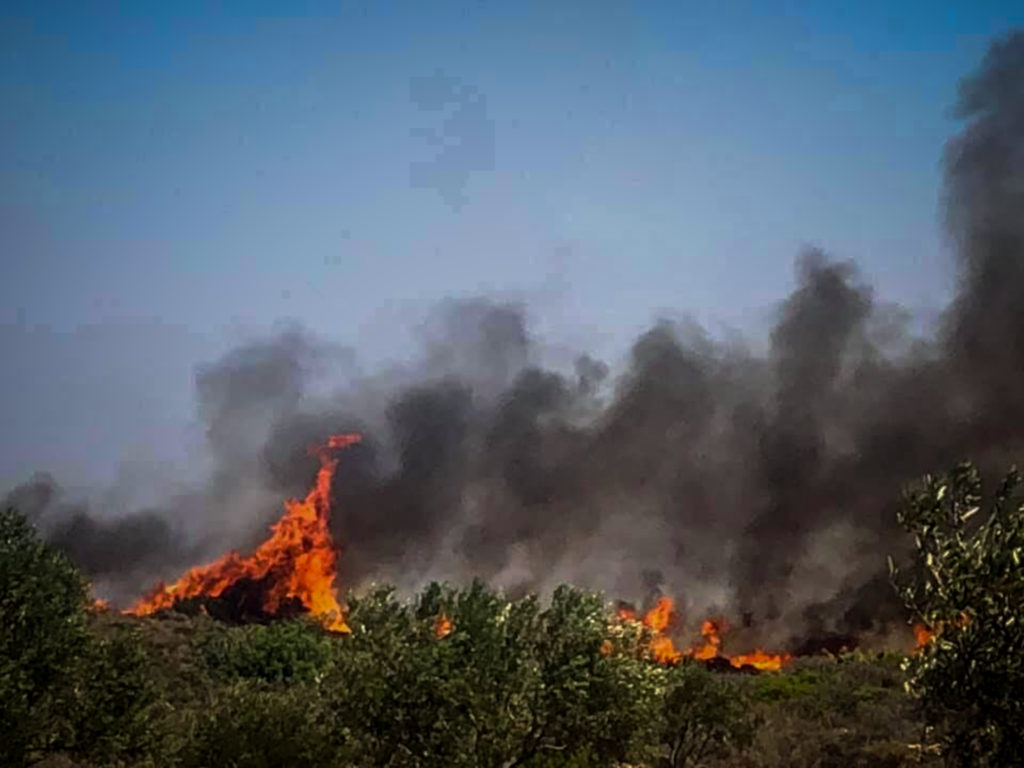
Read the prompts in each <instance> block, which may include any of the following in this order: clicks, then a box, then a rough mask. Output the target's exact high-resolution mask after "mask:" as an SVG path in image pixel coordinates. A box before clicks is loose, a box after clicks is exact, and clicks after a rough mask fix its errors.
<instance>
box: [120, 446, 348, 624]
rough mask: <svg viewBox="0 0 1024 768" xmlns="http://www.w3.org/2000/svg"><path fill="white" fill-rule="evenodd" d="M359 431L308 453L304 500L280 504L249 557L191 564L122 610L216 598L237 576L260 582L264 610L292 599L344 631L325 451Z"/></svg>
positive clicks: (148, 610) (330, 469) (330, 463)
mask: <svg viewBox="0 0 1024 768" xmlns="http://www.w3.org/2000/svg"><path fill="white" fill-rule="evenodd" d="M360 440H361V437H360V435H356V434H343V435H333V436H332V437H330V438H329V439H328V440H327V443H326V444H324V445H321V446H315V447H313V448H311V449H310V452H311V453H312V454H313V455H315V456H317V457H318V458H319V459H320V470H319V471H318V472H317V476H316V483H315V484H314V486H313V488H312V489H311V490H310V492H309V493H308V494H307V495H306V498H304V499H301V500H300V499H289V500H287V501H286V502H285V509H286V512H285V515H284V517H282V518H281V519H280V520H279V521H278V522H277V523H275V524H274V525H273V527H272V528H271V536H270V538H269V539H267V540H266V541H265V542H263V544H261V545H260V546H259V547H258V548H257V549H256V551H255V552H253V553H252V555H250V556H248V557H242V556H241V555H239V554H238V553H237V552H228V553H227V554H226V555H224V556H223V557H221V558H220V560H217V561H216V562H214V563H211V564H209V565H203V566H199V567H196V568H193V569H191V570H189V571H188V572H186V573H185V575H184V576H182V577H181V579H179V580H178V581H177V582H175V583H174V584H172V585H170V586H166V585H164V584H162V583H161V584H158V585H157V586H156V587H155V588H154V589H153V590H152V591H151V592H150V593H149V594H147V595H146V596H145V597H143V598H142V599H141V600H139V602H138V603H136V605H135V606H134V607H132V608H131V609H130V610H129V611H127V613H132V614H136V615H139V616H146V615H150V614H153V613H157V612H158V611H162V610H166V609H168V608H171V607H172V606H173V605H174V604H175V603H177V602H178V601H179V600H186V599H189V598H193V597H201V596H206V597H219V596H220V595H221V594H223V593H224V591H225V590H226V589H227V588H228V587H230V586H232V585H233V584H236V583H237V582H239V581H240V580H242V579H249V580H253V581H259V582H264V583H265V584H266V587H265V588H264V591H263V594H262V607H263V610H265V611H266V612H267V613H269V614H275V613H277V612H278V611H279V609H280V608H281V606H282V604H283V603H285V602H286V601H288V600H298V601H299V602H300V603H301V604H302V605H303V607H305V609H306V610H307V611H309V612H310V613H311V614H313V615H314V616H316V617H317V618H318V619H319V620H320V621H321V622H322V623H323V624H324V626H325V627H327V629H329V630H331V631H333V632H348V631H349V628H348V625H347V624H345V619H344V617H343V615H342V610H341V606H340V605H339V603H338V598H337V595H336V591H335V586H334V578H335V575H336V570H337V563H336V551H335V547H334V543H333V540H332V538H331V534H330V530H329V528H328V520H329V518H330V511H331V499H330V495H331V494H330V490H331V480H332V478H333V477H334V470H335V469H336V467H337V465H338V460H337V458H334V457H333V456H332V455H331V454H330V452H329V451H330V450H331V449H337V448H346V447H348V446H350V445H353V444H355V443H358V442H359V441H360Z"/></svg>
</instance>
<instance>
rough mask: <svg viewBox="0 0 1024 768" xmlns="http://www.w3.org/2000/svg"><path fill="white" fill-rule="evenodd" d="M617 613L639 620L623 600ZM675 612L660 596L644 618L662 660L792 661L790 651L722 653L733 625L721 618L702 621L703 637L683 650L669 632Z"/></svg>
mask: <svg viewBox="0 0 1024 768" xmlns="http://www.w3.org/2000/svg"><path fill="white" fill-rule="evenodd" d="M616 615H617V616H618V618H619V620H620V621H636V620H637V618H636V611H635V610H634V609H633V608H632V607H631V606H629V605H628V604H624V603H623V604H620V605H619V606H618V608H617V609H616ZM675 619H676V615H675V610H674V603H673V601H672V599H671V598H668V597H661V598H659V599H658V601H657V603H656V604H655V605H654V607H653V608H652V609H651V610H650V611H648V612H647V614H646V615H645V616H644V618H643V624H644V626H646V627H647V628H648V629H650V630H651V638H650V640H649V642H648V649H649V652H650V654H651V657H652V658H653V659H654V660H655V661H656V662H658V663H660V664H676V663H678V662H679V660H680V659H682V657H683V656H690V657H692V658H694V659H696V660H698V661H710V660H711V659H717V658H720V659H725V660H726V661H728V662H729V664H730V665H732V666H733V667H735V668H737V669H739V668H742V667H745V666H751V667H755V668H757V669H759V670H762V671H766V670H778V669H781V668H782V667H783V666H785V665H786V664H788V663H789V662H790V661H792V658H793V657H792V656H791V655H790V654H788V653H769V652H767V651H764V650H762V649H760V648H758V649H755V650H754V651H752V652H751V653H740V654H735V655H732V656H728V655H725V654H724V653H722V646H723V642H722V635H724V634H725V633H727V632H728V631H729V630H730V629H732V627H731V625H730V624H729V623H728V622H727V621H726V620H725V619H722V618H715V619H705V620H704V621H703V622H702V623H701V628H700V633H701V637H702V638H703V641H702V642H701V643H698V644H697V645H694V646H693V648H691V649H689V650H687V651H680V650H678V649H677V648H676V647H675V644H674V642H673V641H672V638H671V637H669V636H668V635H667V634H666V633H667V631H668V630H669V629H670V628H671V626H672V625H673V624H674V623H675ZM612 650H613V646H612V644H611V643H610V642H609V641H605V643H604V645H602V647H601V652H602V653H603V654H605V655H608V654H610V653H611V652H612Z"/></svg>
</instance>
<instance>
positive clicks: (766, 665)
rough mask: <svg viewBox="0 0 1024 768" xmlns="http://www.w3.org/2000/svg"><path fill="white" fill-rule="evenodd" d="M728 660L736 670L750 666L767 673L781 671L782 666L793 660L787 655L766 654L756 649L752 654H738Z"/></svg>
mask: <svg viewBox="0 0 1024 768" xmlns="http://www.w3.org/2000/svg"><path fill="white" fill-rule="evenodd" d="M728 659H729V663H730V664H732V665H733V666H734V667H736V668H737V669H738V668H740V667H745V666H750V667H755V668H757V669H760V670H761V671H767V670H778V669H782V667H783V666H785V665H786V664H788V663H789V662H791V661H792V660H793V657H792V656H791V655H789V654H788V653H768V652H767V651H762V650H761V649H760V648H757V649H756V650H754V651H753V653H738V654H736V655H734V656H729V657H728Z"/></svg>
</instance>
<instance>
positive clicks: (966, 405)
mask: <svg viewBox="0 0 1024 768" xmlns="http://www.w3.org/2000/svg"><path fill="white" fill-rule="evenodd" d="M959 114H960V115H961V116H962V117H963V118H964V119H965V121H966V123H965V127H964V130H963V132H962V133H961V134H960V135H959V136H957V137H956V138H955V139H953V140H952V141H951V142H950V145H949V148H948V151H947V155H946V159H945V164H946V165H945V167H946V180H947V208H948V222H949V228H950V232H951V235H952V238H953V240H954V242H955V244H956V253H957V264H956V267H957V270H958V276H959V281H960V282H959V290H958V293H957V296H956V299H955V301H954V302H953V303H952V304H951V306H950V307H949V308H948V309H947V311H946V313H945V315H944V318H943V323H942V329H941V331H940V333H939V334H937V336H935V337H934V338H931V337H929V338H920V337H915V336H914V335H913V334H912V333H911V332H910V330H909V320H910V317H909V314H908V313H905V312H903V311H902V310H900V309H899V308H898V307H893V306H891V305H887V304H884V303H880V302H879V301H878V299H877V298H876V296H875V295H874V293H873V291H872V289H871V288H870V286H868V285H866V284H865V283H864V281H863V279H862V278H861V276H860V275H859V274H858V271H857V269H856V267H855V265H853V264H852V263H849V262H841V261H835V260H833V259H831V258H829V257H828V256H827V255H826V254H823V253H821V252H818V251H810V252H807V253H805V254H803V255H801V256H800V258H799V259H798V262H797V270H796V281H797V286H796V288H795V290H794V291H793V293H792V294H791V295H790V296H789V297H788V298H787V299H786V300H785V301H784V302H782V304H781V306H780V308H779V312H778V316H777V320H776V322H775V325H774V327H773V329H772V330H771V334H770V337H769V338H770V343H769V345H768V348H767V350H766V351H764V352H756V351H754V350H753V349H751V348H748V347H747V346H746V345H745V344H744V343H743V342H741V341H736V340H733V341H730V342H723V341H719V340H716V339H713V338H712V337H710V336H709V335H708V334H707V333H706V332H705V331H704V330H702V329H701V328H700V327H698V326H695V325H686V324H678V323H670V322H661V323H658V324H656V325H655V326H654V327H653V328H651V329H650V330H649V331H647V332H646V333H645V334H643V335H642V336H641V337H640V338H638V339H637V340H636V341H635V343H634V344H633V346H632V349H631V351H630V356H629V359H628V362H627V364H626V367H625V369H624V371H623V372H622V373H621V374H620V375H618V376H612V375H611V372H610V369H609V367H608V366H606V365H605V364H604V363H602V362H600V361H597V360H594V359H592V358H590V357H587V356H585V355H581V356H580V357H579V359H578V361H577V363H576V366H575V368H574V369H573V370H571V371H567V370H556V369H551V368H548V367H544V366H543V365H542V359H543V352H544V349H543V346H542V345H541V344H540V343H539V342H538V341H537V340H535V339H533V338H531V336H530V333H529V328H528V324H527V321H526V314H525V311H524V310H523V308H522V307H519V306H515V305H510V304H503V303H497V302H489V301H486V300H473V301H449V302H446V303H444V304H443V305H442V306H441V307H439V309H438V310H437V312H436V313H435V315H434V316H432V317H431V318H430V320H429V322H428V323H427V324H426V325H425V326H424V329H423V337H424V354H423V356H422V359H421V360H420V361H418V362H416V363H410V364H408V365H406V366H405V367H401V368H395V369H392V370H388V371H386V372H382V373H380V374H376V375H373V376H361V375H356V374H355V373H354V372H351V371H349V372H348V373H347V374H343V375H339V376H337V377H336V378H334V379H330V378H329V377H326V378H327V379H328V380H329V381H333V383H334V385H335V386H334V389H333V391H323V388H322V387H321V389H320V391H318V392H317V393H314V392H313V389H312V387H313V385H314V384H317V383H321V384H322V382H323V381H324V379H325V375H324V374H325V372H326V371H327V370H328V369H329V368H330V367H331V366H330V363H331V361H334V362H337V361H338V360H339V359H341V358H342V357H343V355H340V354H339V351H338V350H337V349H334V348H332V347H331V346H329V345H327V344H324V343H322V342H320V341H318V340H317V339H314V338H311V337H310V336H308V335H306V334H303V333H302V332H300V331H297V330H288V331H285V332H284V333H281V334H279V335H278V336H276V337H274V338H272V339H270V340H268V341H264V342H259V343H255V344H251V345H249V346H246V347H244V348H242V349H239V350H237V351H235V352H233V353H231V354H230V355H228V356H227V357H225V358H224V359H222V360H221V361H219V362H217V363H215V364H213V365H210V366H207V367H205V368H203V369H202V370H201V371H200V373H199V375H198V377H197V388H198V395H199V407H200V413H201V415H202V417H203V418H204V420H205V423H206V424H207V425H208V438H209V444H210V448H211V452H212V455H213V457H214V459H215V461H216V467H217V468H216V471H215V473H214V476H213V480H212V482H211V483H210V486H209V488H207V489H205V490H204V491H203V492H202V493H199V494H196V495H195V496H193V497H190V498H189V499H188V500H187V503H177V504H175V505H171V506H170V507H169V508H168V509H167V510H164V511H163V515H164V516H163V517H162V516H160V515H155V514H149V513H143V514H140V515H138V516H134V517H131V518H124V519H117V520H114V521H108V522H106V523H100V522H97V521H96V520H95V519H93V518H92V517H90V516H89V515H88V514H87V513H85V512H84V511H80V512H77V513H75V514H64V515H62V516H60V521H59V523H58V524H55V525H53V526H51V528H50V529H49V530H50V532H51V536H52V538H53V539H54V540H55V541H57V542H59V543H62V546H64V547H65V548H67V549H68V550H69V551H70V552H71V553H72V554H73V556H74V557H75V558H76V559H77V560H79V562H81V563H82V564H83V565H84V566H85V567H86V568H87V569H88V570H89V571H90V573H94V574H97V575H98V576H101V577H103V578H106V579H107V580H108V581H109V583H111V584H119V585H120V586H121V588H123V589H126V588H127V585H131V586H132V587H133V588H134V589H135V591H136V592H139V591H141V590H142V589H143V587H144V586H146V585H145V584H144V583H143V582H141V581H139V580H138V575H139V573H141V572H145V573H146V575H147V576H156V575H160V576H165V577H173V576H174V575H175V574H174V573H173V572H172V571H170V568H171V566H172V565H177V564H179V563H180V561H182V560H183V559H185V560H187V559H189V558H190V557H191V558H192V560H195V559H196V558H197V557H198V555H197V554H196V553H200V552H201V553H209V554H213V553H214V551H215V549H216V547H218V546H228V545H231V546H243V547H244V546H246V545H248V544H252V543H254V542H255V541H256V540H258V539H259V538H260V537H261V536H262V533H263V531H264V530H265V524H266V523H267V522H268V521H270V520H271V519H273V518H274V516H276V515H277V514H278V513H279V510H280V501H281V499H282V498H283V497H284V496H287V495H301V494H303V493H304V492H305V491H306V489H307V487H308V484H309V483H310V482H311V480H312V478H313V475H314V473H315V471H316V461H315V459H312V458H311V457H310V456H309V454H308V452H307V447H308V446H309V445H310V444H311V443H314V442H316V441H319V440H323V439H324V438H325V437H326V436H327V435H328V434H330V433H332V432H338V431H348V430H354V429H355V430H360V431H362V432H363V433H364V434H365V436H366V440H365V442H364V443H363V444H360V445H358V446H355V447H353V448H351V449H349V451H348V453H347V455H346V456H345V457H344V458H343V460H342V462H341V465H340V467H339V471H338V475H337V478H336V483H335V487H334V489H333V493H334V513H333V518H332V525H333V527H334V530H335V534H336V537H337V540H338V541H339V542H340V544H341V546H342V548H343V551H342V555H341V559H340V568H341V575H342V578H343V580H344V583H345V584H346V585H348V586H353V587H356V588H358V587H359V586H360V585H362V584H365V583H366V582H368V581H370V580H388V581H392V582H396V583H398V584H399V585H400V586H403V587H406V588H410V589H411V588H415V587H417V586H419V585H420V584H422V583H423V582H424V581H426V580H428V579H431V578H450V579H455V580H465V579H468V578H471V577H475V576H480V577H483V578H486V579H489V580H491V581H492V582H494V583H496V584H499V585H502V586H504V587H506V588H507V589H509V590H512V591H518V590H525V589H538V590H546V589H548V588H550V587H551V586H553V585H554V584H556V583H558V582H562V581H572V582H575V583H578V584H581V585H584V586H588V587H591V588H595V589H602V590H605V591H606V592H607V593H608V594H609V595H610V596H614V597H622V598H626V599H630V600H642V599H644V597H645V596H648V595H650V594H652V593H653V592H655V591H658V590H660V591H662V592H665V593H667V594H671V595H674V596H675V597H677V598H678V599H679V600H680V601H681V602H682V607H683V610H684V613H685V615H686V616H688V617H689V618H690V619H691V620H698V619H699V618H701V617H702V616H703V615H705V614H706V613H711V612H725V613H727V614H731V615H732V616H733V617H734V619H740V618H741V617H742V619H744V620H745V622H744V623H745V624H747V625H748V631H749V633H750V636H751V640H754V639H757V640H760V641H761V642H783V641H785V640H787V639H789V638H790V637H792V636H793V635H805V634H806V633H814V634H827V633H830V632H838V633H854V634H856V635H859V636H861V637H865V636H867V635H869V634H870V633H873V632H879V633H884V632H886V631H888V630H889V629H891V628H892V627H893V626H897V625H898V624H899V622H900V621H901V614H900V611H899V608H898V606H897V605H896V604H895V602H894V601H893V593H892V590H891V589H890V587H889V585H888V583H887V579H886V577H885V557H886V555H887V554H889V553H894V554H897V555H898V554H899V553H900V552H901V551H902V550H903V549H904V547H905V546H906V542H905V541H904V540H903V539H902V537H901V536H900V535H899V531H898V530H897V528H896V526H895V516H894V504H895V502H896V500H897V498H898V494H899V491H900V489H901V488H902V487H903V486H904V485H905V484H906V483H908V482H911V481H913V480H915V479H916V478H917V477H918V476H920V475H921V474H923V473H925V472H930V471H936V470H942V469H944V468H946V467H947V466H948V465H950V464H952V463H953V462H955V461H959V460H961V459H964V458H971V459H974V460H976V461H979V462H980V463H981V464H982V465H983V467H991V468H993V469H997V470H998V469H1002V468H1005V467H1006V466H1008V465H1009V464H1010V463H1012V462H1013V461H1014V460H1015V459H1016V458H1017V457H1019V453H1018V452H1019V450H1020V449H1021V447H1024V388H1022V387H1021V386H1020V382H1019V374H1020V372H1021V371H1022V370H1024V35H1022V34H1016V35H1013V36H1010V37H1008V38H1006V39H1004V40H1002V41H1000V42H998V43H997V44H995V45H994V46H993V48H992V50H991V52H990V53H989V55H988V57H987V59H986V61H985V62H984V65H983V66H982V68H981V70H980V71H979V73H978V74H976V75H975V76H973V77H972V78H970V79H969V80H967V81H966V82H965V84H964V86H963V89H962V94H961V98H960V103H959ZM48 488H49V486H46V485H45V484H44V485H36V486H32V487H28V488H22V489H20V490H19V491H18V493H19V494H20V501H19V503H21V504H22V505H24V506H27V507H32V508H35V507H39V506H40V505H41V506H42V507H47V506H48V505H49V504H51V502H50V501H48V496H47V494H51V493H52V489H51V490H47V489H48ZM164 519H172V520H175V521H176V523H175V525H173V526H172V525H168V524H166V523H162V522H160V521H162V520H164ZM182 521H184V522H182ZM179 528H181V529H182V531H183V533H180V534H179V530H178V529H179ZM182 537H183V538H182ZM183 540H187V541H193V542H198V544H195V545H193V546H192V547H191V548H187V549H186V548H184V547H183V546H182V544H181V541H183Z"/></svg>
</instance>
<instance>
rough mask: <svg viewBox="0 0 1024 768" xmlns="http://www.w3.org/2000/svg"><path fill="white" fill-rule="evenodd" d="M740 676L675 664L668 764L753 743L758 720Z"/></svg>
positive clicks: (665, 728) (668, 709)
mask: <svg viewBox="0 0 1024 768" xmlns="http://www.w3.org/2000/svg"><path fill="white" fill-rule="evenodd" d="M773 677H774V676H773ZM738 682H739V681H737V680H735V679H730V678H726V677H722V676H720V675H715V674H713V673H711V672H709V671H708V670H707V669H705V668H704V667H703V666H701V665H699V664H695V663H684V664H680V665H678V666H676V667H675V668H674V669H672V671H671V672H670V674H669V680H668V687H667V690H666V693H665V697H664V719H663V721H662V722H663V724H662V734H661V741H662V743H663V744H665V746H666V749H667V751H668V755H667V758H666V764H667V766H669V767H670V768H683V766H687V765H700V764H702V762H703V761H704V760H705V758H707V757H709V756H710V755H713V754H722V753H724V752H725V751H726V748H728V747H732V748H734V749H743V748H745V747H747V746H748V745H749V744H750V742H751V740H752V738H753V735H754V729H755V721H754V719H753V718H752V717H751V712H750V708H749V705H748V702H747V700H746V696H745V695H744V693H745V691H744V690H743V688H742V687H741V686H740V685H738V684H737V683H738Z"/></svg>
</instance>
